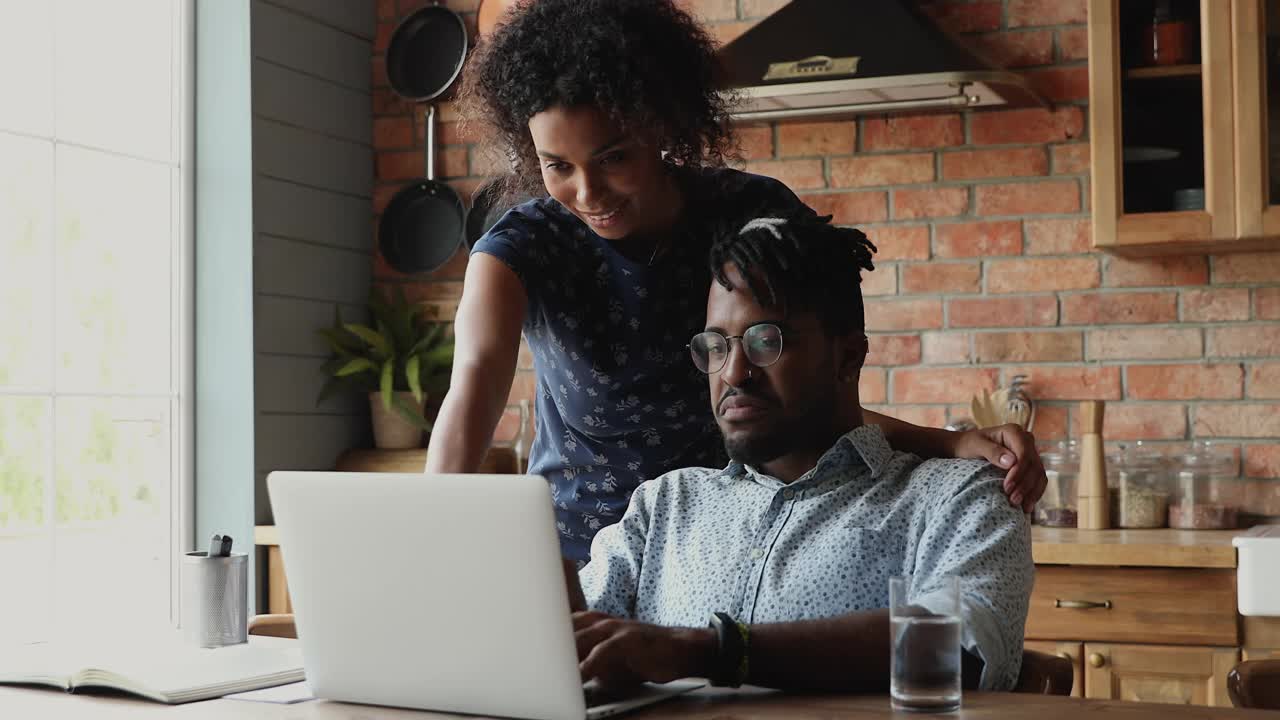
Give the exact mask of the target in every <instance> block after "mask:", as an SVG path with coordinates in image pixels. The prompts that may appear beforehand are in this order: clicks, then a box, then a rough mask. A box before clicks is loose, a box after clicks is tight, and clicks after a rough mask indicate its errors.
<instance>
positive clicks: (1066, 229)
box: [1023, 218, 1093, 255]
mask: <svg viewBox="0 0 1280 720" xmlns="http://www.w3.org/2000/svg"><path fill="white" fill-rule="evenodd" d="M1023 226H1024V227H1025V228H1026V233H1027V242H1026V250H1025V251H1026V253H1027V254H1028V255H1072V254H1078V253H1086V252H1089V251H1090V250H1091V249H1092V242H1093V241H1092V239H1091V238H1092V233H1091V232H1090V229H1089V219H1088V218H1063V219H1045V220H1030V219H1029V220H1027V221H1026V222H1024V223H1023Z"/></svg>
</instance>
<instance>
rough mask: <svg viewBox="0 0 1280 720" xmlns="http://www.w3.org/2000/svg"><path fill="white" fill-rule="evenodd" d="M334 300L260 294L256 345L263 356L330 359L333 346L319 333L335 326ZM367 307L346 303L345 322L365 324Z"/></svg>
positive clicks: (344, 307) (343, 317) (255, 330)
mask: <svg viewBox="0 0 1280 720" xmlns="http://www.w3.org/2000/svg"><path fill="white" fill-rule="evenodd" d="M335 304H337V303H335V302H333V301H331V300H298V299H295V298H284V297H273V296H271V295H259V296H258V302H257V306H256V307H255V308H254V320H253V333H254V346H255V348H256V349H257V351H258V352H259V353H272V354H285V355H310V356H313V357H326V356H328V354H329V346H328V345H326V344H325V342H324V339H323V338H321V337H320V336H319V335H317V334H316V330H317V329H318V328H322V327H329V326H330V325H332V324H333V308H334V305H335ZM365 314H366V313H365V310H364V307H363V306H360V305H351V304H343V305H342V319H343V321H344V322H364V321H365V319H366V318H365V317H364V315H365Z"/></svg>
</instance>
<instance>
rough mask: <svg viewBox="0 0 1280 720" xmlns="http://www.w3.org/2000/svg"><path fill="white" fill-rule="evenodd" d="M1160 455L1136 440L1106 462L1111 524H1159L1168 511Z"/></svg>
mask: <svg viewBox="0 0 1280 720" xmlns="http://www.w3.org/2000/svg"><path fill="white" fill-rule="evenodd" d="M1166 472H1167V471H1166V468H1165V464H1164V462H1163V459H1162V458H1161V457H1160V456H1159V455H1157V454H1155V453H1154V452H1151V451H1150V450H1149V449H1148V448H1146V447H1144V446H1143V445H1142V443H1138V444H1137V445H1135V446H1132V447H1126V448H1122V449H1121V451H1120V452H1119V453H1117V454H1115V455H1113V456H1112V457H1111V458H1109V459H1108V462H1107V486H1108V489H1109V490H1110V493H1111V527H1115V528H1160V527H1164V526H1165V522H1166V521H1167V519H1168V513H1169V483H1168V476H1167V474H1166Z"/></svg>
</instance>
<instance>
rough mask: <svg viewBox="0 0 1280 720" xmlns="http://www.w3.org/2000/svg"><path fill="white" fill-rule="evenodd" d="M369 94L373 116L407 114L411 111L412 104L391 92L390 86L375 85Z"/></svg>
mask: <svg viewBox="0 0 1280 720" xmlns="http://www.w3.org/2000/svg"><path fill="white" fill-rule="evenodd" d="M370 94H371V96H372V97H371V100H372V105H373V114H374V115H375V116H378V115H407V114H410V113H411V112H413V104H412V103H410V102H409V101H407V100H404V99H402V98H401V97H400V96H399V95H396V94H395V93H393V92H391V88H379V87H375V88H373V91H372V92H371V93H370Z"/></svg>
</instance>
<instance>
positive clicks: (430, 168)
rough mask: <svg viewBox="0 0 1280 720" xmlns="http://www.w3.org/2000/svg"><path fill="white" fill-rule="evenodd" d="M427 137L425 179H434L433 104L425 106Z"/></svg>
mask: <svg viewBox="0 0 1280 720" xmlns="http://www.w3.org/2000/svg"><path fill="white" fill-rule="evenodd" d="M425 120H426V123H427V137H426V141H425V143H424V144H425V145H426V146H427V147H426V154H427V157H426V163H427V168H426V170H427V179H428V180H435V179H436V106H435V105H434V104H428V105H427V114H426V118H425Z"/></svg>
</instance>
